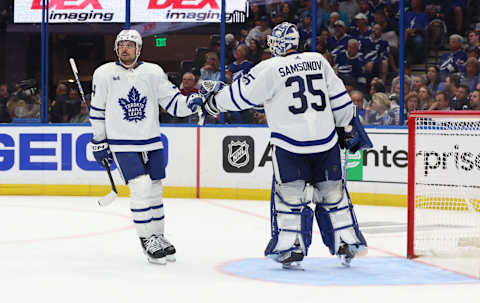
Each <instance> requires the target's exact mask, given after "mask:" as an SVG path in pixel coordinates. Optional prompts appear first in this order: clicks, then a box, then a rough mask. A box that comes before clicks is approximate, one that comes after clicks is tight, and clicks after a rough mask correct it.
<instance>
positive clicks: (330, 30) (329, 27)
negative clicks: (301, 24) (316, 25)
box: [326, 12, 343, 35]
mask: <svg viewBox="0 0 480 303" xmlns="http://www.w3.org/2000/svg"><path fill="white" fill-rule="evenodd" d="M339 19H340V15H339V14H338V13H337V12H333V13H331V14H330V16H329V17H328V24H327V26H326V27H327V30H328V33H329V35H335V22H337V21H339ZM342 22H343V21H342Z"/></svg>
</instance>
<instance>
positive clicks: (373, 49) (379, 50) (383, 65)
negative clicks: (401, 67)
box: [361, 24, 389, 83]
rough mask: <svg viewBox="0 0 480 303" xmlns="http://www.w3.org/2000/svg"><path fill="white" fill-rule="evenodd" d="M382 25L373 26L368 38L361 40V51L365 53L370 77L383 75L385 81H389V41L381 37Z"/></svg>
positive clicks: (366, 67) (366, 68)
mask: <svg viewBox="0 0 480 303" xmlns="http://www.w3.org/2000/svg"><path fill="white" fill-rule="evenodd" d="M381 36H382V27H381V25H380V24H375V25H374V26H373V31H372V33H371V34H370V36H369V37H368V38H367V39H363V40H362V41H361V43H362V48H361V52H362V53H363V55H364V58H365V61H366V65H365V70H366V72H367V73H368V74H369V76H370V77H373V76H381V78H382V80H383V82H384V83H385V82H386V81H387V74H388V50H389V47H388V42H387V41H385V40H382V39H381Z"/></svg>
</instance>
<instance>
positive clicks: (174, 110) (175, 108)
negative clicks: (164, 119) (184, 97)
mask: <svg viewBox="0 0 480 303" xmlns="http://www.w3.org/2000/svg"><path fill="white" fill-rule="evenodd" d="M177 107H178V102H175V107H174V108H173V115H174V116H175V117H176V116H177Z"/></svg>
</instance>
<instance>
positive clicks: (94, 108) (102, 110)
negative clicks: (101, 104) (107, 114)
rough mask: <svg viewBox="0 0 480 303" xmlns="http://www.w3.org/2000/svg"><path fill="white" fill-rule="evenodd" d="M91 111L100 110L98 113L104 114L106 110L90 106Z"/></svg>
mask: <svg viewBox="0 0 480 303" xmlns="http://www.w3.org/2000/svg"><path fill="white" fill-rule="evenodd" d="M90 109H93V110H98V111H101V112H104V111H105V109H101V108H98V107H95V106H93V105H90Z"/></svg>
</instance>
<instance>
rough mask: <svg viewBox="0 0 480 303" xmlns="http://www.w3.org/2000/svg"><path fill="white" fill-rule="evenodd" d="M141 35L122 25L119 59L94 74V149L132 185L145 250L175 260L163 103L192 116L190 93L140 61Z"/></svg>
mask: <svg viewBox="0 0 480 303" xmlns="http://www.w3.org/2000/svg"><path fill="white" fill-rule="evenodd" d="M141 48H142V37H141V36H140V34H139V33H138V32H137V31H135V30H122V31H121V32H120V33H119V34H118V36H117V38H116V40H115V52H116V54H117V56H118V59H119V60H118V61H117V62H111V63H106V64H104V65H102V66H100V67H99V68H97V69H96V70H95V72H94V74H93V82H92V102H91V111H90V122H91V124H92V127H93V133H94V134H93V140H92V145H93V153H94V156H95V159H96V160H97V161H98V162H99V163H100V164H101V165H102V166H105V163H104V162H105V161H107V162H109V163H111V162H112V160H115V163H116V165H117V167H118V168H119V172H120V175H121V176H122V178H123V179H124V181H125V182H126V183H127V184H128V186H129V188H130V198H131V199H130V209H131V212H132V215H133V221H134V223H135V227H136V230H137V234H138V236H139V237H140V240H141V244H142V247H143V250H144V253H145V254H146V255H147V257H148V260H149V261H150V262H152V263H160V264H165V263H166V261H167V260H168V261H174V260H175V248H174V246H173V245H172V244H171V243H170V242H169V241H168V240H166V239H165V237H164V220H165V219H164V212H163V200H162V179H163V178H165V167H164V150H163V144H162V140H161V131H160V122H159V105H160V106H162V107H163V108H164V109H165V110H166V111H167V112H168V113H169V114H170V115H172V116H180V117H184V116H188V115H191V114H192V112H191V111H190V109H189V108H188V107H187V102H188V100H189V98H195V97H197V98H200V97H199V95H198V94H193V95H189V96H187V97H185V96H183V95H182V94H181V93H180V91H179V90H178V88H177V87H175V85H173V84H172V83H171V82H170V81H168V79H167V76H166V74H165V73H164V72H163V70H162V68H161V67H160V66H158V65H156V64H152V63H146V62H141V61H138V57H139V56H140V51H141Z"/></svg>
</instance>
